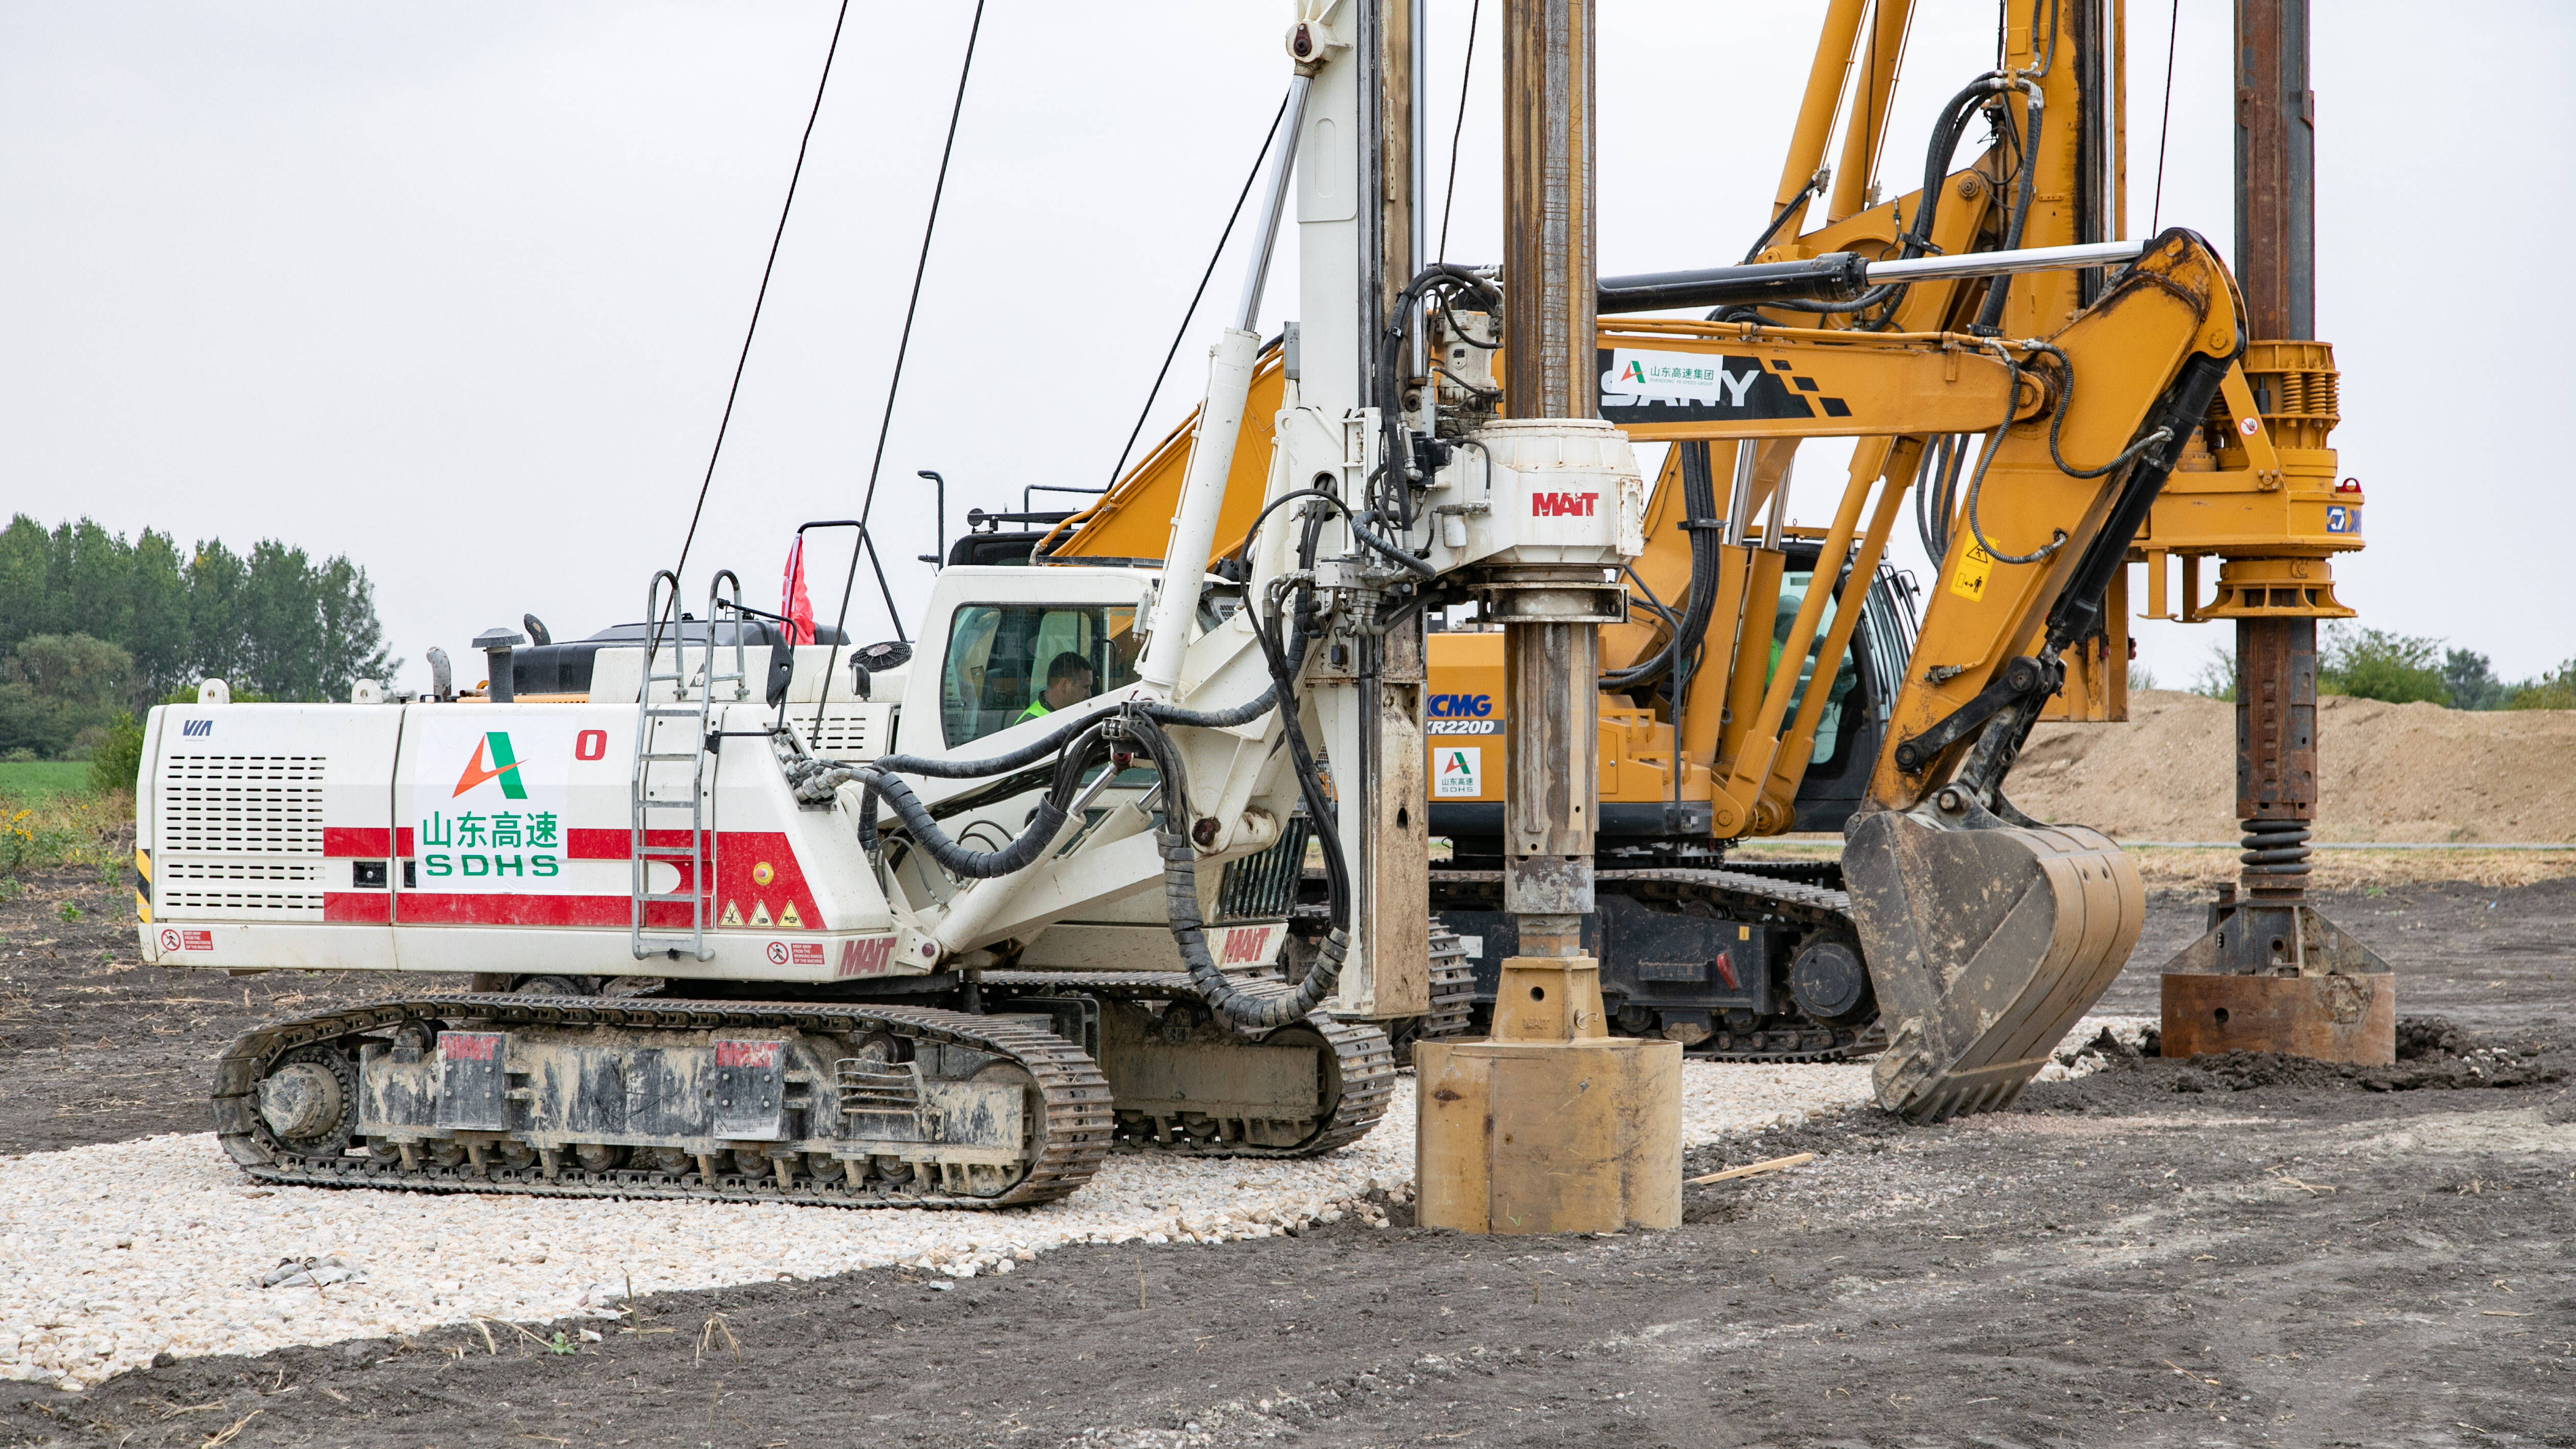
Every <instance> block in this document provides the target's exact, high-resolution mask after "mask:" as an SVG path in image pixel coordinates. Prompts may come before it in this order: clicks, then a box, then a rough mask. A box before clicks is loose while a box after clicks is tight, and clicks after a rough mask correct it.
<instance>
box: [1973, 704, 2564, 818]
mask: <svg viewBox="0 0 2576 1449" xmlns="http://www.w3.org/2000/svg"><path fill="white" fill-rule="evenodd" d="M2571 765H2576V711H2571V710H2499V711H2492V712H2471V711H2466V710H2456V709H2444V708H2442V707H2441V706H2439V705H2432V704H2382V703H2380V702H2379V701H2377V700H2372V699H2347V698H2344V697H2341V696H2329V697H2327V698H2326V699H2323V700H2321V701H2319V702H2318V708H2317V775H2318V778H2317V793H2318V805H2317V827H2316V838H2317V839H2319V840H2341V841H2384V842H2434V841H2438V842H2450V841H2481V840H2495V841H2539V842H2549V843H2553V844H2555V843H2558V842H2570V843H2576V768H2570V766H2571ZM2009 793H2010V794H2011V796H2012V800H2013V803H2014V804H2016V805H2019V806H2020V807H2021V808H2022V809H2024V810H2026V811H2028V812H2030V813H2031V814H2032V815H2034V816H2037V817H2038V818H2040V819H2042V820H2054V821H2066V822H2076V823H2081V824H2085V825H2090V826H2092V827H2094V828H2095V829H2097V830H2102V831H2106V832H2108V833H2110V834H2111V835H2113V836H2116V837H2120V838H2123V839H2128V840H2192V841H2221V840H2234V839H2235V838H2236V837H2237V834H2238V828H2237V823H2236V706H2234V705H2232V704H2227V703H2225V702H2223V701H2220V700H2214V699H2203V698H2201V697H2200V696H2199V695H2196V694H2182V693H2178V692H2175V691H2172V690H2162V689H2146V690H2139V691H2137V692H2135V693H2133V694H2131V695H2130V696H2129V722H2128V723H2127V724H2125V725H2054V724H2044V725H2041V726H2040V727H2039V728H2038V729H2036V730H2034V731H2032V733H2031V737H2030V747H2029V748H2028V749H2026V750H2025V751H2023V753H2022V757H2021V762H2020V763H2019V764H2017V765H2016V766H2014V768H2013V772H2012V783H2011V785H2010V787H2009Z"/></svg>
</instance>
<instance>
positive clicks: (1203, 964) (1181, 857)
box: [1126, 716, 1350, 1031]
mask: <svg viewBox="0 0 2576 1449" xmlns="http://www.w3.org/2000/svg"><path fill="white" fill-rule="evenodd" d="M1126 728H1127V732H1128V734H1129V735H1130V737H1131V738H1133V739H1134V740H1135V742H1136V743H1137V744H1139V745H1142V746H1143V747H1144V749H1145V753H1147V754H1148V755H1151V756H1152V757H1153V759H1154V769H1155V771H1156V772H1157V773H1159V774H1160V775H1161V776H1162V777H1163V809H1162V811H1161V812H1160V814H1159V816H1158V817H1157V819H1156V820H1155V823H1154V840H1155V843H1156V845H1157V846H1158V847H1159V848H1160V849H1161V851H1162V856H1163V909H1164V913H1165V914H1166V915H1167V916H1168V917H1169V918H1170V921H1171V926H1172V944H1173V945H1174V946H1175V947H1176V948H1178V950H1179V951H1180V955H1181V964H1182V965H1183V966H1184V967H1186V968H1187V969H1188V971H1189V976H1190V985H1191V986H1192V987H1194V988H1195V989H1196V990H1197V991H1198V994H1199V999H1200V1000H1201V1001H1203V1002H1205V1003H1206V1004H1207V1007H1208V1009H1209V1010H1210V1011H1213V1012H1215V1013H1216V1014H1217V1015H1218V1016H1219V1017H1221V1018H1223V1019H1224V1020H1226V1021H1227V1022H1230V1023H1232V1024H1233V1025H1235V1026H1238V1027H1242V1028H1245V1029H1247V1030H1252V1031H1266V1030H1269V1029H1271V1028H1273V1027H1281V1026H1286V1025H1288V1024H1290V1023H1291V1022H1297V1021H1303V1020H1304V1019H1305V1018H1306V1015H1307V1013H1309V1012H1311V1011H1313V1010H1314V1009H1315V1007H1316V1005H1317V1004H1318V1003H1320V1002H1321V1001H1322V1000H1323V999H1324V998H1325V996H1327V995H1328V994H1330V993H1331V992H1332V991H1333V989H1334V988H1335V987H1336V986H1338V985H1339V984H1340V981H1341V975H1342V957H1343V956H1344V954H1345V953H1346V952H1347V951H1348V950H1349V949H1350V938H1349V936H1348V934H1347V933H1346V932H1345V931H1344V930H1343V929H1342V927H1341V926H1340V925H1339V924H1338V923H1337V924H1336V925H1335V926H1334V927H1333V929H1332V930H1331V931H1329V932H1327V933H1326V935H1325V938H1324V947H1323V951H1322V953H1321V954H1320V955H1319V956H1318V957H1317V959H1316V962H1315V966H1314V969H1312V970H1310V971H1308V972H1307V973H1306V979H1305V980H1304V981H1301V982H1299V983H1298V984H1297V989H1296V990H1294V991H1291V992H1288V993H1285V994H1283V995H1276V996H1273V995H1267V994H1262V995H1256V994H1254V993H1252V992H1248V991H1246V990H1244V989H1243V988H1242V987H1241V986H1239V985H1237V984H1236V983H1235V982H1234V981H1233V980H1232V979H1231V978H1230V977H1228V976H1227V975H1226V974H1225V972H1223V971H1222V970H1220V969H1218V967H1217V964H1216V955H1215V953H1214V952H1211V951H1210V950H1209V949H1208V943H1207V918H1206V917H1205V916H1204V915H1203V914H1202V913H1201V912H1200V910H1199V883H1198V879H1199V878H1198V850H1197V848H1196V847H1195V846H1193V845H1192V844H1191V843H1190V837H1189V826H1188V823H1187V817H1188V814H1189V811H1188V808H1187V806H1188V802H1189V779H1188V775H1187V773H1186V768H1185V767H1184V766H1183V764H1182V762H1181V752H1180V749H1179V747H1178V746H1176V745H1175V744H1174V743H1173V741H1172V737H1171V736H1170V735H1168V734H1166V733H1164V732H1163V729H1162V727H1161V726H1160V725H1158V724H1155V723H1153V722H1151V721H1150V720H1148V719H1145V718H1142V717H1141V716H1140V717H1137V718H1133V719H1130V720H1129V721H1128V722H1127V725H1126ZM1300 783H1301V784H1302V783H1303V781H1302V778H1301V781H1300ZM1326 838H1327V839H1330V838H1331V837H1330V836H1329V835H1328V836H1327V837H1326ZM1328 854H1329V847H1328Z"/></svg>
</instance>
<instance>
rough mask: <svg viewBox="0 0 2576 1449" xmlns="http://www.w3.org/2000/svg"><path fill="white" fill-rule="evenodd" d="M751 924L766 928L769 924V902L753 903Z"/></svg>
mask: <svg viewBox="0 0 2576 1449" xmlns="http://www.w3.org/2000/svg"><path fill="white" fill-rule="evenodd" d="M751 923H752V924H753V925H755V926H766V925H768V924H769V903H768V902H767V901H753V902H752V903H751Z"/></svg>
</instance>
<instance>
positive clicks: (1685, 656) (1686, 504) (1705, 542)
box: [1601, 443, 1721, 704]
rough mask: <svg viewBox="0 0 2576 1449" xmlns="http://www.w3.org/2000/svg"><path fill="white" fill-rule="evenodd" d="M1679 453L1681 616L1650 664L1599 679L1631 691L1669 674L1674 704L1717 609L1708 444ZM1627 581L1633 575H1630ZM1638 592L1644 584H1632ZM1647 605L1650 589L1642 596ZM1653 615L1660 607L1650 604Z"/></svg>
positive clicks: (1606, 686)
mask: <svg viewBox="0 0 2576 1449" xmlns="http://www.w3.org/2000/svg"><path fill="white" fill-rule="evenodd" d="M1677 446H1679V447H1680V448H1681V449H1682V450H1683V451H1682V463H1681V471H1682V527H1683V528H1684V529H1685V530H1687V531H1688V532H1689V535H1690V555H1691V571H1690V584H1689V590H1688V592H1687V593H1685V594H1684V595H1683V596H1682V612H1681V617H1680V619H1679V620H1678V621H1674V620H1672V619H1670V618H1669V616H1668V617H1667V622H1668V623H1671V624H1672V637H1671V638H1669V639H1667V640H1665V641H1664V647H1663V648H1662V649H1661V650H1659V651H1657V653H1656V655H1655V657H1654V658H1652V659H1647V660H1642V661H1640V662H1638V663H1637V664H1634V665H1631V666H1630V667H1628V668H1626V669H1622V670H1619V671H1616V672H1615V673H1611V674H1605V675H1603V676H1602V677H1601V687H1602V688H1603V689H1612V690H1628V689H1636V688H1638V687H1640V686H1643V685H1647V684H1651V683H1653V682H1654V681H1655V680H1657V679H1660V678H1663V677H1664V676H1665V675H1667V674H1670V675H1673V676H1675V687H1674V695H1673V697H1674V700H1675V702H1676V704H1678V702H1679V700H1680V698H1681V693H1682V691H1684V690H1687V689H1688V688H1689V687H1690V683H1689V675H1690V663H1691V661H1692V660H1695V659H1696V658H1697V656H1698V654H1699V652H1700V650H1701V648H1702V646H1703V645H1704V644H1705V642H1706V636H1707V633H1708V621H1709V615H1710V614H1711V613H1713V612H1714V611H1715V610H1716V608H1717V575H1718V529H1719V527H1720V526H1721V525H1720V524H1719V523H1718V520H1717V516H1716V515H1717V486H1716V483H1715V481H1714V479H1713V476H1712V474H1711V472H1710V468H1709V456H1708V444H1706V443H1682V444H1678V445H1677ZM1629 577H1631V578H1635V577H1636V576H1635V575H1634V574H1633V573H1631V574H1630V575H1629ZM1638 587H1639V588H1644V587H1645V581H1644V580H1642V579H1640V580H1638ZM1647 598H1648V600H1649V601H1653V599H1654V595H1653V592H1652V591H1651V590H1649V591H1648V593H1647ZM1656 607H1657V609H1658V611H1659V612H1661V610H1662V606H1661V604H1660V603H1658V604H1657V605H1656Z"/></svg>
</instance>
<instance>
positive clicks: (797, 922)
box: [778, 901, 805, 931]
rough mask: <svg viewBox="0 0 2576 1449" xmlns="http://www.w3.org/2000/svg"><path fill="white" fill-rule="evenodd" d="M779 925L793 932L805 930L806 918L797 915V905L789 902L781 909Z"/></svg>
mask: <svg viewBox="0 0 2576 1449" xmlns="http://www.w3.org/2000/svg"><path fill="white" fill-rule="evenodd" d="M778 924H780V925H782V926H785V927H786V928H787V929H789V930H791V931H801V930H804V929H805V918H804V917H803V916H800V915H798V914H796V903H795V902H794V901H789V902H788V903H787V904H786V905H785V906H782V907H780V908H779V912H778Z"/></svg>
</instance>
